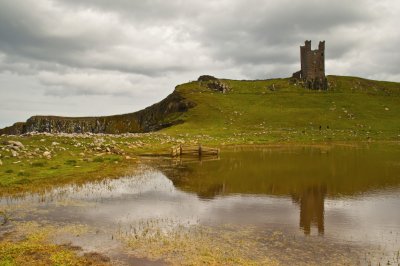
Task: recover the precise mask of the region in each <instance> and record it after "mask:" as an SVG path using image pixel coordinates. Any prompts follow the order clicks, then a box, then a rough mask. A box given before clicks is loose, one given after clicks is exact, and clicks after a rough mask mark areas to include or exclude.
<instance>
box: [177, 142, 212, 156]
mask: <svg viewBox="0 0 400 266" xmlns="http://www.w3.org/2000/svg"><path fill="white" fill-rule="evenodd" d="M216 155H219V149H217V148H209V147H204V146H202V145H198V146H194V145H178V146H174V147H172V148H171V156H172V157H178V156H199V157H202V156H216Z"/></svg>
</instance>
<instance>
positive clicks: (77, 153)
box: [0, 76, 400, 195]
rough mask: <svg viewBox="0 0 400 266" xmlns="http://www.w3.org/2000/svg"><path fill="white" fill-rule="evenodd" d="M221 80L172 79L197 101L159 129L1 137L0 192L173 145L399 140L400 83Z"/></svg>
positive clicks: (124, 168)
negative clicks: (315, 86) (216, 86)
mask: <svg viewBox="0 0 400 266" xmlns="http://www.w3.org/2000/svg"><path fill="white" fill-rule="evenodd" d="M220 81H221V82H223V83H224V84H226V85H228V86H229V87H230V90H229V91H228V92H227V93H221V92H218V91H214V90H211V89H209V88H208V87H207V83H206V82H198V81H194V82H189V83H186V84H182V85H179V86H177V87H176V92H178V93H179V94H180V95H182V96H183V97H185V98H186V99H187V100H189V101H191V102H194V103H195V104H196V106H195V107H194V108H191V109H189V110H188V111H187V112H178V113H174V114H172V115H169V116H168V117H167V118H165V121H160V122H162V123H165V122H170V121H172V122H173V121H175V120H177V119H179V120H183V121H184V123H182V124H179V125H175V126H172V127H170V128H166V129H163V130H161V131H158V132H153V133H145V134H125V135H87V134H86V135H85V134H81V135H79V134H72V135H54V134H41V135H36V134H33V135H30V136H29V135H27V136H4V135H3V136H1V137H0V160H1V163H0V194H2V195H4V194H9V193H21V192H25V191H36V190H42V189H45V188H48V187H51V186H53V185H59V184H65V183H71V182H75V183H79V182H85V181H88V180H94V179H101V178H108V177H118V176H121V175H125V174H129V173H131V172H132V171H134V169H135V168H137V166H138V165H139V164H140V160H141V155H143V154H168V153H169V151H170V148H171V147H172V146H174V145H177V144H198V143H201V144H203V145H209V146H218V147H223V146H224V145H249V144H250V145H269V144H273V145H276V144H279V145H280V144H285V145H293V144H307V145H308V144H312V143H314V144H315V143H329V142H360V141H361V142H364V141H368V142H371V141H380V142H383V141H390V142H398V141H400V119H399V117H400V83H394V82H380V81H371V80H366V79H361V78H355V77H339V76H330V77H328V81H329V85H330V89H329V90H328V91H312V90H307V89H304V88H303V87H301V86H299V85H296V84H294V83H292V82H291V81H290V80H289V79H271V80H259V81H237V80H220ZM9 140H15V141H20V142H22V143H23V145H24V149H22V150H21V151H20V152H18V155H16V156H13V154H12V152H11V150H10V149H9V147H8V146H7V145H6V144H7V141H9ZM45 152H49V153H50V158H49V157H47V156H44V154H45ZM14 155H15V154H14Z"/></svg>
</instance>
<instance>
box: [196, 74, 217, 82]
mask: <svg viewBox="0 0 400 266" xmlns="http://www.w3.org/2000/svg"><path fill="white" fill-rule="evenodd" d="M213 80H218V79H217V78H216V77H213V76H210V75H202V76H200V77H199V78H198V79H197V81H213Z"/></svg>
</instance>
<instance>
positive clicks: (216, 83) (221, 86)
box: [197, 75, 231, 93]
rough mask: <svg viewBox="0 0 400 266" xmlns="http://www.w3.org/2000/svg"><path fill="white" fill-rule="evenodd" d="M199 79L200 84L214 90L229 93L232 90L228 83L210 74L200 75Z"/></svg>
mask: <svg viewBox="0 0 400 266" xmlns="http://www.w3.org/2000/svg"><path fill="white" fill-rule="evenodd" d="M197 81H199V82H200V84H202V85H203V86H205V87H207V88H209V89H210V90H214V91H217V92H222V93H227V92H229V91H230V90H231V88H230V87H229V86H228V85H227V84H225V83H224V82H222V81H221V80H219V79H217V78H216V77H213V76H210V75H203V76H200V77H199V78H198V79H197Z"/></svg>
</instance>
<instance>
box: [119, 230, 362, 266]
mask: <svg viewBox="0 0 400 266" xmlns="http://www.w3.org/2000/svg"><path fill="white" fill-rule="evenodd" d="M123 240H124V241H125V242H126V243H127V245H128V246H129V247H130V249H131V252H132V253H133V254H134V255H135V256H137V257H143V258H149V259H151V260H163V261H166V262H167V263H169V264H171V265H294V264H295V265H310V264H311V265H314V264H315V265H321V264H324V265H355V264H358V259H357V256H358V253H357V252H358V251H357V250H354V249H353V250H350V249H348V248H347V247H343V246H339V245H336V244H334V243H328V244H327V243H324V244H323V245H322V243H320V244H321V248H320V249H318V250H315V249H314V248H313V246H312V245H310V240H308V241H304V240H303V239H301V237H300V238H299V239H296V237H295V236H293V235H292V236H290V235H285V234H283V233H282V232H279V231H273V230H265V231H263V232H262V233H260V231H259V229H256V228H252V227H237V226H230V225H225V226H222V227H217V228H216V227H207V226H196V227H191V228H183V227H180V228H177V229H175V230H173V231H170V232H168V233H162V232H161V231H160V230H158V229H156V227H148V228H145V229H144V230H141V231H137V232H135V233H133V234H132V235H130V236H124V237H123ZM315 241H319V239H318V238H316V239H315ZM311 242H312V241H311ZM315 244H317V243H313V245H315ZM317 245H318V244H317ZM283 249H285V250H286V252H282V250H283Z"/></svg>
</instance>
